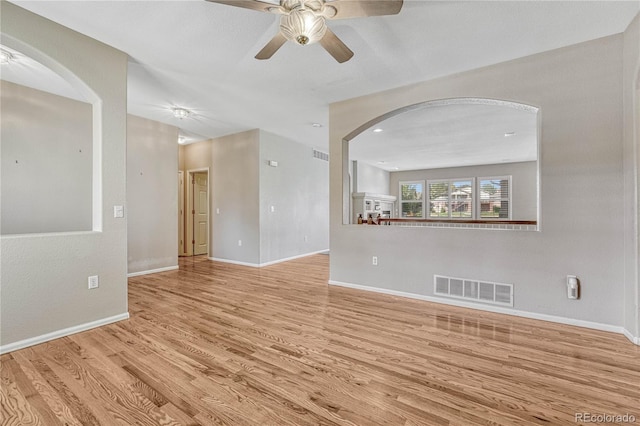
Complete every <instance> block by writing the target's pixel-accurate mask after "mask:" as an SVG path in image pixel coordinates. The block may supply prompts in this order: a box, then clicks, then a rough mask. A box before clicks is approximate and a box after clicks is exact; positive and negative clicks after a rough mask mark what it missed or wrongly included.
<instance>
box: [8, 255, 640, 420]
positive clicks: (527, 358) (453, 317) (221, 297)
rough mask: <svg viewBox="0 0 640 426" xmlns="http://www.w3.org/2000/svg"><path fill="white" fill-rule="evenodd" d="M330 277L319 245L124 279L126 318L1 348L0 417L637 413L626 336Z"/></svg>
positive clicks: (639, 363) (638, 357) (635, 372)
mask: <svg viewBox="0 0 640 426" xmlns="http://www.w3.org/2000/svg"><path fill="white" fill-rule="evenodd" d="M327 279H328V256H323V255H316V256H311V257H308V258H303V259H299V260H295V261H291V262H287V263H284V264H279V265H274V266H269V267H265V268H262V269H256V268H249V267H243V266H235V265H229V264H223V263H218V262H211V261H208V260H206V259H203V258H198V259H190V258H184V259H181V260H180V270H179V271H172V272H165V273H160V274H155V275H147V276H141V277H135V278H130V279H129V310H130V313H131V319H130V320H127V321H121V322H119V323H115V324H112V325H108V326H105V327H101V328H98V329H94V330H91V331H88V332H84V333H79V334H75V335H73V336H69V337H65V338H62V339H58V340H55V341H52V342H49V343H45V344H42V345H38V346H34V347H31V348H27V349H23V350H19V351H15V352H12V353H9V354H5V355H3V356H2V357H1V359H0V360H1V362H2V368H1V372H2V374H1V376H2V382H1V385H2V386H1V391H0V402H1V405H2V409H1V410H0V414H1V416H2V417H1V418H0V423H1V424H2V425H3V426H4V425H29V424H40V425H45V426H49V425H98V424H100V425H132V424H139V425H155V424H159V425H177V424H183V425H197V424H202V425H219V424H227V425H376V424H388V425H447V424H451V425H475V424H482V425H489V424H491V425H497V424H501V425H540V424H545V425H562V424H570V425H574V424H576V422H575V413H591V414H593V415H602V414H608V415H618V414H619V415H624V414H627V413H628V414H630V415H634V416H635V418H636V422H638V423H640V348H638V347H637V346H634V345H633V344H631V343H630V342H629V341H628V340H627V339H625V338H624V337H623V336H621V335H618V334H612V333H605V332H598V331H592V330H587V329H582V328H576V327H570V326H562V325H557V324H553V323H547V322H541V321H534V320H527V319H522V318H515V317H510V316H503V315H497V314H490V313H484V312H480V311H474V310H466V309H461V308H454V307H448V306H444V305H438V304H432V303H428V302H422V301H417V300H411V299H404V298H399V297H393V296H387V295H380V294H375V293H368V292H362V291H358V290H352V289H346V288H340V287H330V286H327V284H326V282H327Z"/></svg>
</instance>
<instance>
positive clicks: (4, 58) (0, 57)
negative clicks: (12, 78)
mask: <svg viewBox="0 0 640 426" xmlns="http://www.w3.org/2000/svg"><path fill="white" fill-rule="evenodd" d="M15 59H16V57H15V56H13V55H12V54H11V52H7V51H6V50H4V49H0V64H2V65H6V64H8V63H10V62H12V61H14V60H15Z"/></svg>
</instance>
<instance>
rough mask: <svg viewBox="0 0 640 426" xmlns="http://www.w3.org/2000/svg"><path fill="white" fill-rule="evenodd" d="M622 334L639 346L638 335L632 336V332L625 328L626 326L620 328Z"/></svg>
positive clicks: (639, 339)
mask: <svg viewBox="0 0 640 426" xmlns="http://www.w3.org/2000/svg"><path fill="white" fill-rule="evenodd" d="M622 334H624V335H625V337H626V338H627V339H629V340H631V341H632V342H633V343H634V344H636V345H638V346H640V336H634V335H633V334H631V332H630V331H629V330H627V329H626V328H623V329H622Z"/></svg>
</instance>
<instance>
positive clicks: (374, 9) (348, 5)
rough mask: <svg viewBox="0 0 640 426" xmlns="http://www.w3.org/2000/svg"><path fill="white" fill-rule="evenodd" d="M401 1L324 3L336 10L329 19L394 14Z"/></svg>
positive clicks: (358, 0)
mask: <svg viewBox="0 0 640 426" xmlns="http://www.w3.org/2000/svg"><path fill="white" fill-rule="evenodd" d="M210 1H211V0H210ZM402 3H403V0H334V1H327V3H326V5H327V6H329V7H332V8H334V9H335V10H336V14H335V16H332V17H331V19H347V18H359V17H367V16H384V15H396V14H398V13H400V10H401V9H402Z"/></svg>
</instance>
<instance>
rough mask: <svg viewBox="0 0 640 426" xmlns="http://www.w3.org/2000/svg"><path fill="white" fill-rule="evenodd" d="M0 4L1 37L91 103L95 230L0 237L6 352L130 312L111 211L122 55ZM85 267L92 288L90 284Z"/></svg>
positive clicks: (122, 237)
mask: <svg viewBox="0 0 640 426" xmlns="http://www.w3.org/2000/svg"><path fill="white" fill-rule="evenodd" d="M0 8H1V12H2V13H1V15H2V16H1V26H2V39H1V43H2V44H3V45H6V46H8V47H10V48H14V49H16V50H18V51H21V52H23V53H24V54H26V55H28V56H30V57H32V58H34V59H36V60H38V61H39V62H41V63H43V64H44V65H46V66H48V67H49V68H52V69H54V70H55V71H57V72H59V73H61V74H62V75H63V76H65V77H66V78H67V79H68V80H73V83H72V84H75V85H76V87H79V88H80V91H81V92H82V93H83V94H85V95H86V96H87V97H88V99H91V101H92V102H93V103H94V109H93V134H94V145H93V153H94V155H93V157H94V158H93V160H94V162H93V167H92V169H93V171H94V178H93V182H94V187H93V194H94V201H93V208H92V210H93V216H94V219H93V229H94V231H88V232H78V233H57V234H31V235H28V236H2V237H1V239H0V252H1V257H0V264H1V268H0V270H1V272H0V286H1V292H2V300H1V301H0V308H1V314H0V315H1V317H0V318H1V326H0V328H1V330H0V331H1V340H0V344H1V346H2V347H1V349H0V350H1V351H8V350H11V349H15V348H16V347H19V346H23V345H26V344H33V343H35V342H36V341H39V340H42V339H46V338H48V337H47V336H49V337H51V336H52V335H53V334H56V333H63V334H64V333H66V332H70V331H77V330H79V329H82V328H85V327H90V326H94V325H97V324H99V323H104V322H109V321H114V320H117V319H122V318H126V317H127V316H128V313H127V277H126V275H127V257H126V251H127V249H126V247H127V227H126V219H125V218H120V219H116V218H114V217H113V206H114V205H125V201H126V186H125V184H126V182H125V159H126V109H127V105H126V87H127V86H126V83H127V81H126V80H127V55H125V54H124V53H122V52H120V51H117V50H115V49H113V48H111V47H109V46H106V45H104V44H102V43H99V42H97V41H95V40H93V39H91V38H89V37H86V36H83V35H81V34H78V33H76V32H73V31H70V30H69V29H67V28H65V27H63V26H61V25H58V24H56V23H53V22H51V21H48V20H46V19H44V18H42V17H39V16H37V15H34V14H32V13H30V12H27V11H25V10H24V9H21V8H19V7H17V6H15V5H13V4H11V3H8V2H0ZM81 81H82V82H84V83H82V82H81ZM9 184H10V183H9ZM90 275H98V276H99V277H100V287H99V288H98V289H95V290H87V277H88V276H90ZM50 333H53V334H50Z"/></svg>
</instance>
